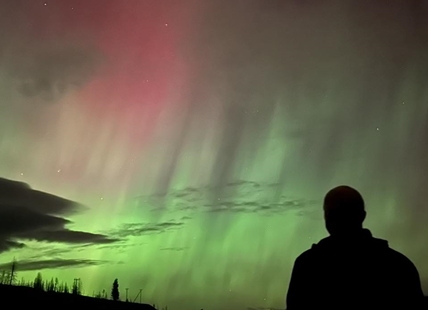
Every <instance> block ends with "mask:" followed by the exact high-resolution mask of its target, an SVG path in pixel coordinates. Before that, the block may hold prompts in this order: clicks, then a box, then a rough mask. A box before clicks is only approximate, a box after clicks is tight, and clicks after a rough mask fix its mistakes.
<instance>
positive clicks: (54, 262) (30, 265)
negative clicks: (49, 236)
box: [0, 259, 107, 271]
mask: <svg viewBox="0 0 428 310" xmlns="http://www.w3.org/2000/svg"><path fill="white" fill-rule="evenodd" d="M105 263H107V261H99V260H89V259H48V260H30V261H28V260H27V261H19V262H18V263H17V267H16V268H17V270H18V271H31V270H42V269H59V268H71V267H73V268H77V267H87V266H97V265H101V264H105ZM6 269H10V263H9V264H2V265H0V270H6Z"/></svg>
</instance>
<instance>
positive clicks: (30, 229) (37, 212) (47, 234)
mask: <svg viewBox="0 0 428 310" xmlns="http://www.w3.org/2000/svg"><path fill="white" fill-rule="evenodd" d="M80 207H81V206H80V205H79V204H77V203H75V202H73V201H70V200H67V199H64V198H61V197H58V196H54V195H51V194H48V193H44V192H40V191H36V190H33V189H31V187H30V186H29V185H28V184H25V183H21V182H16V181H12V180H7V179H1V178H0V252H4V251H7V250H10V249H13V248H22V247H24V246H25V245H24V243H21V242H19V241H21V240H35V241H45V242H59V243H68V244H106V243H113V242H116V241H118V239H112V238H109V237H107V236H106V235H101V234H93V233H89V232H83V231H74V230H70V229H68V228H66V226H67V225H68V224H70V223H71V221H69V220H67V219H65V218H64V217H62V216H64V215H68V214H72V213H74V212H76V211H77V210H79V208H80Z"/></svg>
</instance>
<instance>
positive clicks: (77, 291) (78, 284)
mask: <svg viewBox="0 0 428 310" xmlns="http://www.w3.org/2000/svg"><path fill="white" fill-rule="evenodd" d="M71 293H72V294H74V295H81V294H82V281H80V279H74V282H73V287H72V289H71Z"/></svg>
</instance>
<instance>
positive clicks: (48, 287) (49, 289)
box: [46, 278, 55, 292]
mask: <svg viewBox="0 0 428 310" xmlns="http://www.w3.org/2000/svg"><path fill="white" fill-rule="evenodd" d="M46 291H47V292H55V282H54V278H52V279H51V280H50V281H49V282H48V283H47V284H46Z"/></svg>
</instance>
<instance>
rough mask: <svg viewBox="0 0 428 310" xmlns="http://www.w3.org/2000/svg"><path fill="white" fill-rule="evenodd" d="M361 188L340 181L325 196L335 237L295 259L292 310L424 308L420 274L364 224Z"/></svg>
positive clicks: (329, 228) (327, 218)
mask: <svg viewBox="0 0 428 310" xmlns="http://www.w3.org/2000/svg"><path fill="white" fill-rule="evenodd" d="M365 217H366V212H365V209H364V200H363V198H362V196H361V195H360V193H358V192H357V191H356V190H355V189H353V188H351V187H348V186H340V187H337V188H334V189H332V190H331V191H330V192H328V193H327V195H326V196H325V199H324V219H325V225H326V228H327V231H328V232H329V233H330V236H329V237H327V238H324V239H322V240H321V241H320V242H319V243H318V244H314V245H313V246H312V248H311V249H310V250H307V251H306V252H304V253H303V254H301V255H300V256H299V257H298V258H297V259H296V261H295V263H294V267H293V272H292V275H291V280H290V285H289V289H288V293H287V301H286V302H287V310H301V309H305V310H309V309H326V310H327V309H329V310H331V309H343V310H345V309H376V310H377V309H385V310H391V309H407V310H414V309H420V307H421V306H422V304H423V299H424V297H423V293H422V289H421V283H420V279H419V273H418V271H417V269H416V267H415V266H414V265H413V263H412V262H411V261H410V260H409V259H408V258H407V257H405V256H404V255H403V254H401V253H399V252H397V251H395V250H393V249H391V248H390V247H389V246H388V242H387V241H385V240H381V239H377V238H373V236H372V234H371V232H370V231H369V230H367V229H363V221H364V219H365Z"/></svg>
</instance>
